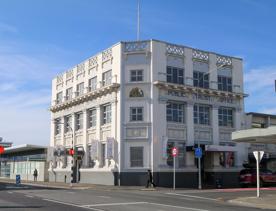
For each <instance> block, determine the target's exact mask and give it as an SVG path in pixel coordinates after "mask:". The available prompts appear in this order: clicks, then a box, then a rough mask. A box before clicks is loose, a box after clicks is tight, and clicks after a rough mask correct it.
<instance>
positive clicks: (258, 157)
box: [253, 151, 264, 197]
mask: <svg viewBox="0 0 276 211" xmlns="http://www.w3.org/2000/svg"><path fill="white" fill-rule="evenodd" d="M253 154H254V157H255V158H256V167H257V197H260V169H259V167H260V161H261V160H262V158H263V155H264V151H254V152H253Z"/></svg>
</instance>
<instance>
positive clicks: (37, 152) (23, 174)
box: [0, 144, 48, 181]
mask: <svg viewBox="0 0 276 211" xmlns="http://www.w3.org/2000/svg"><path fill="white" fill-rule="evenodd" d="M46 158H47V148H46V147H42V146H35V145H27V144H25V145H20V146H13V147H8V148H6V149H5V153H4V154H2V155H1V157H0V177H1V178H7V179H13V180H15V178H16V175H20V178H21V180H27V181H33V180H34V170H35V169H36V170H37V172H38V176H37V181H48V173H47V169H48V163H47V161H46Z"/></svg>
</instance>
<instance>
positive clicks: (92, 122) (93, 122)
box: [88, 108, 97, 128]
mask: <svg viewBox="0 0 276 211" xmlns="http://www.w3.org/2000/svg"><path fill="white" fill-rule="evenodd" d="M93 112H95V113H94V114H93ZM96 126H97V109H96V108H91V109H89V110H88V127H89V128H92V127H96Z"/></svg>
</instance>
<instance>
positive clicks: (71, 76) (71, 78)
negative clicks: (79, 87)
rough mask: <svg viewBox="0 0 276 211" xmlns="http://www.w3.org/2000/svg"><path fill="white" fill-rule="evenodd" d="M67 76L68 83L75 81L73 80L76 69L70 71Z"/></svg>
mask: <svg viewBox="0 0 276 211" xmlns="http://www.w3.org/2000/svg"><path fill="white" fill-rule="evenodd" d="M65 74H66V82H67V81H70V80H73V78H74V69H72V70H68V71H67V72H66V73H65Z"/></svg>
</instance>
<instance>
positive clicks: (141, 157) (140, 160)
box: [129, 146, 145, 168]
mask: <svg viewBox="0 0 276 211" xmlns="http://www.w3.org/2000/svg"><path fill="white" fill-rule="evenodd" d="M133 149H136V150H137V149H139V150H140V151H139V153H141V154H140V155H139V156H138V158H137V157H136V159H133V156H135V155H137V152H136V154H133V151H132V150H133ZM144 154H145V153H144V146H130V147H129V166H130V168H143V167H144V159H145V155H144ZM133 162H134V163H133ZM135 162H136V163H135Z"/></svg>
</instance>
